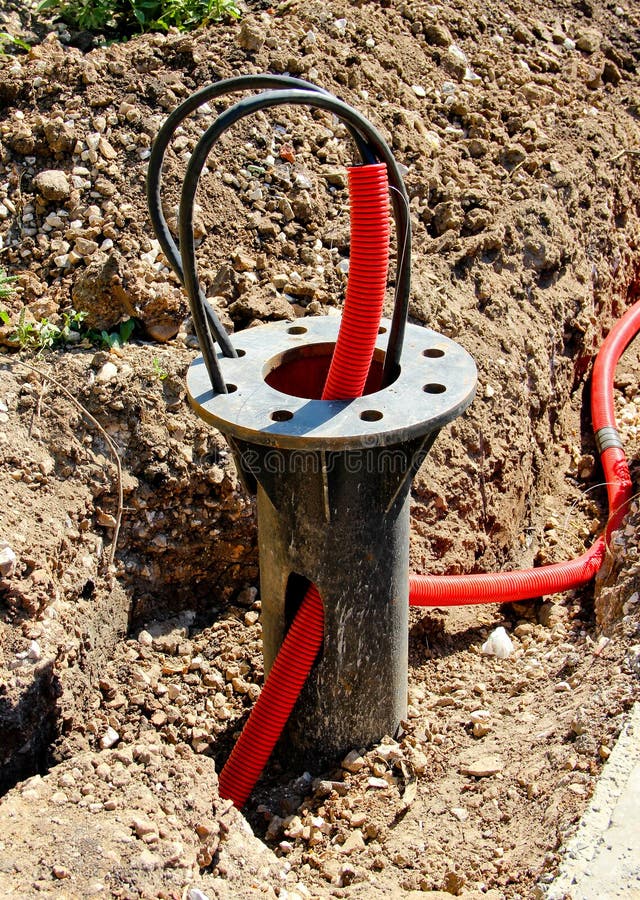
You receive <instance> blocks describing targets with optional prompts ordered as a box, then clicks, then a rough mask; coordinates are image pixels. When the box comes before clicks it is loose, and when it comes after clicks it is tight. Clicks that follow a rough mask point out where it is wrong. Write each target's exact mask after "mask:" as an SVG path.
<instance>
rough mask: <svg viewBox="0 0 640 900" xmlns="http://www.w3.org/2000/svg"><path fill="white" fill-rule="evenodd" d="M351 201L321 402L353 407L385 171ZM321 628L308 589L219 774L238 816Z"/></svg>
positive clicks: (363, 360) (384, 220)
mask: <svg viewBox="0 0 640 900" xmlns="http://www.w3.org/2000/svg"><path fill="white" fill-rule="evenodd" d="M349 197H350V204H351V249H350V262H349V277H348V279H347V291H346V296H345V302H344V310H343V313H342V320H341V323H340V330H339V332H338V338H337V341H336V346H335V349H334V352H333V357H332V359H331V364H330V366H329V372H328V375H327V381H326V383H325V386H324V390H323V392H322V399H323V400H350V399H353V398H354V397H360V396H361V395H362V392H363V391H364V386H365V383H366V380H367V376H368V374H369V369H370V368H371V360H372V359H373V351H374V349H375V344H376V340H377V338H378V328H379V327H380V318H381V316H382V305H383V303H384V295H385V291H386V287H387V270H388V259H389V234H390V225H389V186H388V182H387V167H386V165H384V164H376V165H369V166H358V167H354V168H351V169H349ZM381 260H384V264H383V263H381ZM363 285H366V287H363ZM284 389H285V390H286V388H284ZM323 622H324V611H323V606H322V598H321V597H320V594H319V592H318V589H317V588H316V586H315V585H311V586H310V587H309V588H308V589H307V592H306V594H305V596H304V599H303V601H302V604H301V605H300V608H299V610H298V612H297V613H296V616H295V618H294V620H293V624H292V625H291V627H290V629H289V631H288V632H287V634H286V636H285V639H284V642H283V644H282V646H281V648H280V650H279V651H278V655H277V657H276V660H275V662H274V664H273V667H272V669H271V671H270V672H269V675H268V677H267V679H266V681H265V684H264V687H263V689H262V693H261V694H260V697H259V698H258V700H257V702H256V705H255V706H254V708H253V710H252V712H251V715H250V716H249V718H248V720H247V723H246V725H245V727H244V729H243V731H242V734H241V735H240V737H239V739H238V742H237V743H236V745H235V747H234V748H233V751H232V753H231V756H230V757H229V759H228V760H227V762H226V764H225V766H224V768H223V769H222V771H221V773H220V779H219V784H218V790H219V793H220V796H221V797H225V798H227V799H230V800H232V801H233V803H234V805H235V806H236V807H237V808H238V809H241V808H242V807H243V806H244V804H245V802H246V800H247V798H248V796H249V794H250V793H251V791H252V790H253V786H254V785H255V783H256V781H257V780H258V778H259V777H260V773H261V772H262V770H263V768H264V767H265V765H266V763H267V760H268V759H269V757H270V756H271V752H272V750H273V748H274V747H275V745H276V742H277V740H278V738H279V737H280V735H281V733H282V730H283V728H284V726H285V725H286V723H287V719H288V718H289V715H290V714H291V710H292V709H293V707H294V706H295V703H296V700H297V699H298V696H299V695H300V691H301V690H302V688H303V687H304V684H305V682H306V680H307V677H308V675H309V672H310V671H311V668H312V666H313V664H314V662H315V660H316V657H317V655H318V653H319V651H320V648H321V646H322V640H323V630H324V629H323Z"/></svg>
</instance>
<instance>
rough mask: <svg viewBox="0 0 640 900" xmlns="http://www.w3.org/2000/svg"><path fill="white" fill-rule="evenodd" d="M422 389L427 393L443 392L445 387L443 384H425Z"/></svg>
mask: <svg viewBox="0 0 640 900" xmlns="http://www.w3.org/2000/svg"><path fill="white" fill-rule="evenodd" d="M422 390H423V391H425V392H426V393H427V394H444V392H445V391H446V387H445V386H444V384H425V386H424V387H423V388H422Z"/></svg>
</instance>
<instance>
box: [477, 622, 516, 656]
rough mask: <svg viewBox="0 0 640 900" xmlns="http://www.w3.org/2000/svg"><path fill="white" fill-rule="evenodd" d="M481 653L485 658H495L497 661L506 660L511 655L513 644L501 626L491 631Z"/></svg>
mask: <svg viewBox="0 0 640 900" xmlns="http://www.w3.org/2000/svg"><path fill="white" fill-rule="evenodd" d="M482 652H483V653H484V654H485V655H486V656H497V657H498V659H506V658H507V657H508V656H511V654H512V653H513V642H512V641H511V638H510V637H509V635H508V634H507V632H506V631H505V630H504V628H503V627H502V625H500V627H499V628H496V629H495V631H492V632H491V634H490V635H489V637H488V638H487V640H486V641H485V642H484V644H483V645H482Z"/></svg>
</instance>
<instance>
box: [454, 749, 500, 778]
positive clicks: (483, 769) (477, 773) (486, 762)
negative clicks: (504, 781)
mask: <svg viewBox="0 0 640 900" xmlns="http://www.w3.org/2000/svg"><path fill="white" fill-rule="evenodd" d="M503 768H504V763H503V761H502V759H501V757H499V756H498V755H497V754H493V753H488V754H487V755H486V756H479V757H477V758H475V759H473V760H472V761H471V762H463V763H462V764H461V766H460V771H461V773H462V774H463V775H471V776H473V777H474V778H489V777H491V776H492V775H497V774H498V772H502V770H503Z"/></svg>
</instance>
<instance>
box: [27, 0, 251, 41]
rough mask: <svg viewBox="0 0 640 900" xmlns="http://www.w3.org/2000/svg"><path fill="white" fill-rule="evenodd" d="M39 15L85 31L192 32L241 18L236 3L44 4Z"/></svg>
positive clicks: (127, 0) (93, 0) (56, 0)
mask: <svg viewBox="0 0 640 900" xmlns="http://www.w3.org/2000/svg"><path fill="white" fill-rule="evenodd" d="M38 11H47V12H53V13H56V14H58V15H59V16H60V17H61V18H62V19H64V21H65V22H67V23H68V24H69V25H72V26H74V27H76V28H81V29H83V30H86V31H103V30H107V31H112V32H117V33H118V34H120V35H128V34H132V33H134V32H136V31H168V30H169V28H177V29H178V30H179V31H191V30H192V29H194V28H197V27H198V26H199V25H207V24H208V23H209V22H217V21H219V20H220V19H223V18H225V17H232V18H238V17H239V16H240V10H239V9H238V7H237V6H236V3H235V0H42V2H41V3H40V5H39V6H38Z"/></svg>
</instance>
